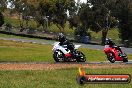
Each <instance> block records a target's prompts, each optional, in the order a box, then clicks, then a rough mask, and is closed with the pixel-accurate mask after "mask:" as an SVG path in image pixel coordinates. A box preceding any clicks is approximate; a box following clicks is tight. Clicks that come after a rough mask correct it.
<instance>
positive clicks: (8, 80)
mask: <svg viewBox="0 0 132 88" xmlns="http://www.w3.org/2000/svg"><path fill="white" fill-rule="evenodd" d="M86 71H87V73H88V74H130V75H132V69H131V67H128V68H121V69H119V68H112V69H111V68H106V69H101V68H98V69H87V70H86ZM77 74H78V69H77V68H70V69H60V70H43V71H0V87H1V88H131V87H132V83H129V84H85V85H83V86H81V85H78V84H77V82H76V76H77Z"/></svg>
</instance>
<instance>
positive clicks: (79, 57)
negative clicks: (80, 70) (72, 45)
mask: <svg viewBox="0 0 132 88" xmlns="http://www.w3.org/2000/svg"><path fill="white" fill-rule="evenodd" d="M77 54H78V57H77V59H76V60H77V62H85V61H86V57H85V55H84V54H83V53H82V52H80V51H77Z"/></svg>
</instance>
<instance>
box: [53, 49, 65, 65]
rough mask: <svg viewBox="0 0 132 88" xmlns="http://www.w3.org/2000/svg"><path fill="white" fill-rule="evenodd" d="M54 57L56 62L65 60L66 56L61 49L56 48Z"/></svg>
mask: <svg viewBox="0 0 132 88" xmlns="http://www.w3.org/2000/svg"><path fill="white" fill-rule="evenodd" d="M53 58H54V60H55V61H56V62H64V60H65V56H64V54H63V53H62V51H60V50H56V51H55V52H54V54H53Z"/></svg>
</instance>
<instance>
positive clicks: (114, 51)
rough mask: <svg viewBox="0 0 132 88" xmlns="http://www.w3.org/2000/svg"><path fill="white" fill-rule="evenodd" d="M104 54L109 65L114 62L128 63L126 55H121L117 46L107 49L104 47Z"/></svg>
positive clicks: (107, 46)
mask: <svg viewBox="0 0 132 88" xmlns="http://www.w3.org/2000/svg"><path fill="white" fill-rule="evenodd" d="M104 52H105V54H106V55H107V58H108V60H109V61H110V62H111V63H114V62H115V61H123V62H128V58H127V55H126V54H125V53H123V51H122V50H121V47H119V46H113V47H109V45H105V48H104Z"/></svg>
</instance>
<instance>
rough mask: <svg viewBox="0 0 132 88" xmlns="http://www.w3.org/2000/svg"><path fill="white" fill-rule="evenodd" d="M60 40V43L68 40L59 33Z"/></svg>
mask: <svg viewBox="0 0 132 88" xmlns="http://www.w3.org/2000/svg"><path fill="white" fill-rule="evenodd" d="M58 40H59V41H60V42H63V41H65V40H66V37H65V35H63V34H62V33H59V35H58Z"/></svg>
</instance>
